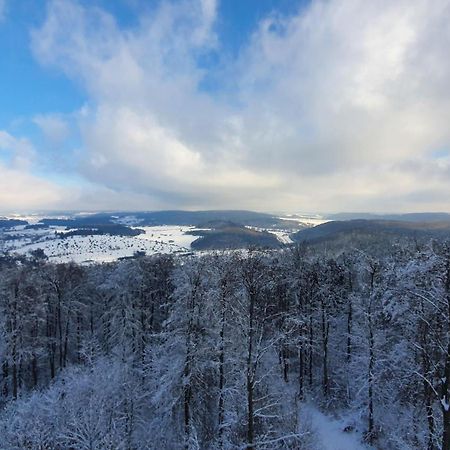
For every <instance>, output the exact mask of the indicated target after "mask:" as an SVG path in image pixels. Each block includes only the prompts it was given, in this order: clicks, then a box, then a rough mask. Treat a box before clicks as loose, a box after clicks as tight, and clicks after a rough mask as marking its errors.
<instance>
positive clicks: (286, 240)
mask: <svg viewBox="0 0 450 450" xmlns="http://www.w3.org/2000/svg"><path fill="white" fill-rule="evenodd" d="M245 228H248V229H249V230H255V231H265V232H267V233H270V234H273V235H275V236H276V238H277V239H278V241H279V242H280V243H282V244H292V243H293V242H294V241H293V240H292V239H291V237H290V235H291V233H292V232H293V231H292V230H272V229H270V228H261V227H251V226H249V225H247V226H246V227H245Z"/></svg>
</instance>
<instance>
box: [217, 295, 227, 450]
mask: <svg viewBox="0 0 450 450" xmlns="http://www.w3.org/2000/svg"><path fill="white" fill-rule="evenodd" d="M220 306H221V310H222V311H221V324H220V337H219V339H220V344H219V418H218V424H219V448H220V449H223V446H224V431H225V430H224V421H225V398H224V397H225V392H224V390H225V320H226V295H225V292H224V288H222V294H221V303H220Z"/></svg>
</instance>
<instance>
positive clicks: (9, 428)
mask: <svg viewBox="0 0 450 450" xmlns="http://www.w3.org/2000/svg"><path fill="white" fill-rule="evenodd" d="M380 245H381V244H380ZM380 245H378V246H377V248H378V250H377V251H376V252H375V251H372V250H371V248H370V247H367V248H365V249H364V250H361V249H355V248H352V247H351V246H346V249H345V251H342V250H341V251H336V250H335V249H330V248H326V247H319V246H316V247H314V246H312V247H311V246H310V247H308V246H306V245H300V246H294V247H292V248H285V249H276V250H258V249H250V250H246V251H233V252H230V251H223V252H211V253H208V254H203V255H198V254H194V255H190V256H184V257H182V256H173V255H172V256H171V255H154V256H145V257H140V258H136V259H130V260H124V261H118V262H114V263H107V264H94V265H89V266H81V265H76V264H73V263H71V264H52V263H49V262H46V261H45V260H42V259H37V258H35V259H28V260H24V259H23V258H22V259H21V260H18V259H15V258H14V257H8V256H5V257H3V258H1V260H0V366H1V367H0V448H1V449H2V450H10V449H30V450H44V449H45V450H50V449H51V450H53V449H54V450H66V449H77V450H94V449H96V450H100V449H110V450H113V449H123V450H141V449H142V450H143V449H155V450H156V449H158V450H159V449H170V450H172V449H173V450H176V449H186V450H194V449H220V450H225V449H246V450H251V449H258V450H263V449H305V450H315V449H316V448H318V447H317V436H316V434H317V430H314V429H313V428H312V427H311V424H310V421H309V420H308V417H307V414H305V413H304V411H306V409H307V405H310V404H314V405H315V407H317V408H319V409H320V410H321V411H324V412H325V413H327V414H330V415H336V416H339V415H345V417H347V418H348V419H347V420H348V423H347V428H348V429H349V430H352V429H353V428H356V427H358V428H361V427H362V428H361V429H362V431H363V434H362V438H363V440H364V441H365V443H366V444H367V445H370V446H372V447H371V448H376V449H386V450H390V449H402V450H404V449H428V450H433V449H444V450H446V449H449V448H450V386H449V384H450V245H448V244H447V243H445V242H442V241H435V240H430V241H428V242H423V243H419V242H417V241H415V240H412V239H411V240H407V241H404V242H403V241H402V242H399V243H385V244H384V246H383V247H382V251H380V248H381V247H380Z"/></svg>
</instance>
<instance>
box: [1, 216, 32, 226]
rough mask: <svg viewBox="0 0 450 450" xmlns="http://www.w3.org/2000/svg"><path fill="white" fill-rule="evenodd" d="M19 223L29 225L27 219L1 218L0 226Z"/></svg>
mask: <svg viewBox="0 0 450 450" xmlns="http://www.w3.org/2000/svg"><path fill="white" fill-rule="evenodd" d="M18 225H28V222H27V221H26V220H19V219H2V218H0V228H11V227H16V226H18Z"/></svg>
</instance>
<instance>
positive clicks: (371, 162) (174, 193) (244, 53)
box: [9, 0, 450, 211]
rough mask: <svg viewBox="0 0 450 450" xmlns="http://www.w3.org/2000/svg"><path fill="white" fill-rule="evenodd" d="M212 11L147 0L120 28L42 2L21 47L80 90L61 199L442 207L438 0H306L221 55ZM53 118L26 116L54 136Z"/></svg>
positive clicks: (448, 159)
mask: <svg viewBox="0 0 450 450" xmlns="http://www.w3.org/2000/svg"><path fill="white" fill-rule="evenodd" d="M219 11H220V9H219V7H218V4H217V3H216V2H215V1H214V0H179V1H171V2H169V1H163V2H161V3H159V5H158V6H157V7H156V8H154V9H152V10H151V11H147V12H146V13H143V14H142V16H141V17H140V19H139V21H138V23H137V24H136V25H133V26H127V27H123V26H120V25H119V24H118V23H117V21H116V20H115V18H114V17H113V16H112V15H110V14H109V13H108V12H106V11H105V10H102V9H100V8H98V7H94V6H86V4H81V3H79V2H77V1H75V0H53V1H49V3H48V9H47V15H46V19H45V22H44V23H43V24H42V26H41V27H40V28H38V29H35V30H34V31H33V32H32V48H33V52H34V55H35V57H36V58H37V60H38V61H39V62H40V64H42V65H43V66H45V67H50V68H52V69H53V70H54V69H55V68H56V69H57V70H59V71H61V72H63V73H65V74H66V75H67V76H68V77H70V78H71V79H72V80H73V81H74V82H76V83H78V84H79V85H80V86H81V88H82V89H83V90H85V92H86V93H87V95H88V98H89V101H88V103H87V104H86V106H85V107H84V108H83V109H82V110H81V111H78V112H77V113H76V114H75V115H74V117H75V119H74V120H75V122H76V123H75V125H76V127H77V129H78V130H79V133H80V141H81V145H80V148H79V150H78V151H77V153H76V155H77V156H76V158H77V159H76V172H77V176H80V177H82V178H83V179H84V180H86V187H85V188H83V189H84V190H82V193H78V195H79V197H78V198H77V200H76V202H78V203H77V205H80V207H81V206H84V207H88V206H89V205H88V204H86V205H82V203H83V202H84V201H86V198H89V196H91V197H92V196H93V195H94V194H93V193H94V192H98V193H99V194H98V195H100V197H98V196H97V194H96V195H95V198H96V204H97V205H98V204H100V205H101V204H102V197H101V196H102V195H103V196H104V197H103V203H104V204H105V205H114V206H117V207H122V208H126V207H127V204H130V202H131V204H133V205H138V206H142V208H249V209H258V210H293V211H294V210H311V211H337V210H372V211H414V210H416V211H417V210H446V211H449V210H450V205H449V202H448V198H449V196H450V176H449V175H450V127H449V125H448V118H449V117H450V59H449V58H448V49H449V48H450V27H448V23H450V2H449V1H448V0H432V1H429V0H413V1H411V0H407V1H406V0H397V1H395V2H392V1H390V0H378V1H375V2H368V1H365V0H328V1H320V0H314V1H312V2H311V3H310V4H309V5H308V6H307V7H303V8H302V9H299V11H298V13H296V14H293V15H290V16H280V15H277V14H276V13H275V12H274V13H273V14H271V15H269V16H268V17H266V18H264V19H263V20H261V22H260V23H259V25H258V28H257V29H255V30H254V32H253V34H252V36H251V39H250V40H249V41H248V42H247V43H246V45H244V46H243V47H242V48H241V50H240V52H239V54H238V56H237V57H236V58H234V59H230V58H229V57H225V55H226V54H227V52H226V51H224V46H225V44H226V43H225V42H224V39H225V37H224V36H221V35H220V34H218V31H217V30H218V27H217V21H218V20H220V17H219ZM212 57H214V59H215V61H216V62H215V63H214V64H208V63H205V61H208V60H210V59H211V58H212ZM211 79H212V80H213V81H214V83H213V86H214V87H213V88H208V87H205V86H207V83H206V81H208V80H211ZM57 117H58V116H57V115H56V116H54V117H51V118H43V117H40V118H36V119H35V120H36V123H38V124H39V125H40V126H41V128H42V129H43V130H44V132H45V133H47V135H48V136H49V137H50V138H51V139H53V140H56V141H57V140H58V139H60V140H61V139H64V138H65V132H66V130H67V129H66V128H65V126H66V125H65V124H64V123H63V122H61V121H59V119H58V118H57ZM9 170H16V169H9ZM44 185H45V183H44ZM47 188H48V189H50V190H51V187H48V186H47V187H46V188H45V189H47ZM43 189H44V187H43ZM45 189H44V191H45ZM19 190H20V189H19ZM112 199H115V200H112ZM122 202H123V204H122ZM142 208H141V209H142Z"/></svg>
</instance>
